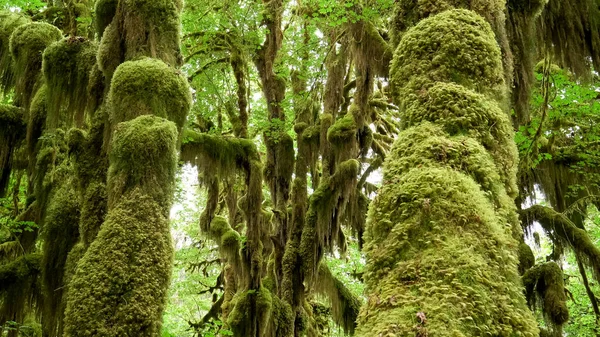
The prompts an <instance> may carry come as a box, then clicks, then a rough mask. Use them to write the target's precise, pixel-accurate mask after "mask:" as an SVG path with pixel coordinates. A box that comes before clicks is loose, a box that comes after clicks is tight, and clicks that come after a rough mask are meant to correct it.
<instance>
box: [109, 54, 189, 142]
mask: <svg viewBox="0 0 600 337" xmlns="http://www.w3.org/2000/svg"><path fill="white" fill-rule="evenodd" d="M108 100H109V104H110V121H111V123H113V125H116V124H117V123H120V122H124V121H127V120H130V119H133V118H135V117H137V116H141V115H155V116H158V117H163V118H166V119H169V120H170V121H173V122H174V123H175V124H176V125H177V128H178V130H181V129H182V128H183V125H184V124H185V121H186V117H187V114H188V112H189V110H190V107H191V104H192V94H191V91H190V87H189V84H188V82H187V80H186V78H185V77H184V76H183V75H182V74H181V73H180V72H179V71H177V70H176V69H175V68H172V67H169V66H168V65H167V64H165V63H164V62H162V61H160V60H157V59H152V58H143V59H140V60H137V61H128V62H125V63H123V64H121V65H120V66H119V67H118V68H117V70H116V71H115V74H114V76H113V78H112V81H111V86H110V91H109V94H108Z"/></svg>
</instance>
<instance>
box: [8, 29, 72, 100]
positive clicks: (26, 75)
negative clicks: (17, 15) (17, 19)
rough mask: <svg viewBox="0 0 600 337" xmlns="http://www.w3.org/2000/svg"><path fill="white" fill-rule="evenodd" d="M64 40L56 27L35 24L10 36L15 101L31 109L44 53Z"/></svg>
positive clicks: (16, 30) (15, 31) (17, 30)
mask: <svg viewBox="0 0 600 337" xmlns="http://www.w3.org/2000/svg"><path fill="white" fill-rule="evenodd" d="M61 38H62V33H61V31H60V30H59V29H58V28H56V27H55V26H53V25H51V24H48V23H43V22H33V23H28V24H25V25H21V26H19V27H17V28H16V29H15V30H14V32H13V33H12V35H11V36H10V53H11V55H12V58H13V60H14V75H15V79H16V83H15V99H16V101H17V102H19V104H21V105H23V106H24V107H29V103H30V99H31V98H32V97H33V95H34V94H35V92H34V86H35V84H36V82H37V81H38V80H39V78H40V77H41V76H40V70H41V69H42V53H43V52H44V50H45V49H46V48H47V47H48V46H49V45H50V44H52V43H53V42H55V41H58V40H60V39H61Z"/></svg>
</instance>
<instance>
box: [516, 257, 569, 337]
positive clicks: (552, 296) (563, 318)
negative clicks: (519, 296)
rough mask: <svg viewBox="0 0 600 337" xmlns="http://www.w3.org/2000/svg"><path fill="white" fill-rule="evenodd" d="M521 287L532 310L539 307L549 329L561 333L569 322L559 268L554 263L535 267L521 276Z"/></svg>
mask: <svg viewBox="0 0 600 337" xmlns="http://www.w3.org/2000/svg"><path fill="white" fill-rule="evenodd" d="M523 285H524V286H525V294H526V296H527V302H528V304H529V305H530V306H531V307H532V309H535V308H536V307H540V309H541V310H542V312H543V313H544V319H545V320H546V322H547V323H548V324H549V325H550V327H551V328H552V329H553V330H555V331H558V332H561V331H562V325H563V324H565V323H566V322H567V321H568V320H569V309H568V308H567V294H566V289H565V285H564V281H563V273H562V270H561V269H560V267H559V266H558V265H557V264H556V263H555V262H547V263H543V264H540V265H536V266H534V267H533V268H531V269H529V270H528V271H527V272H526V273H525V274H524V275H523ZM558 335H560V333H559V334H558Z"/></svg>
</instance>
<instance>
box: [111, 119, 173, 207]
mask: <svg viewBox="0 0 600 337" xmlns="http://www.w3.org/2000/svg"><path fill="white" fill-rule="evenodd" d="M176 143H177V129H176V127H175V124H173V123H172V122H170V121H168V120H166V119H164V118H160V117H155V116H150V115H145V116H140V117H137V118H135V119H133V120H131V121H127V122H123V123H120V124H118V125H117V127H116V130H115V133H114V135H113V138H112V143H111V151H110V154H109V161H110V167H109V169H108V207H109V209H110V208H111V205H115V203H116V202H117V201H118V200H120V199H121V198H122V196H123V195H124V194H125V192H126V191H128V190H130V189H132V188H134V187H137V188H140V189H142V190H143V191H145V192H146V193H147V194H149V195H151V196H152V197H153V198H154V200H156V201H158V202H159V204H160V205H162V206H164V207H167V206H168V205H170V203H171V199H172V194H173V181H174V179H175V172H176V164H177V152H176V149H175V146H176ZM148 163H152V165H149V164H148ZM167 213H168V212H167Z"/></svg>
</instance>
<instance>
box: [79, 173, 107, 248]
mask: <svg viewBox="0 0 600 337" xmlns="http://www.w3.org/2000/svg"><path fill="white" fill-rule="evenodd" d="M83 200H84V202H83V203H82V205H81V206H82V207H81V219H80V220H79V232H80V236H81V241H82V242H83V244H84V245H85V246H86V247H88V246H89V245H90V244H91V243H92V242H93V241H94V240H95V239H96V236H97V235H98V232H99V231H100V226H101V225H102V223H103V222H104V219H105V217H106V211H107V195H106V185H105V184H104V183H103V182H94V183H92V184H90V185H89V186H88V187H87V189H86V190H85V194H84V197H83Z"/></svg>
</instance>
